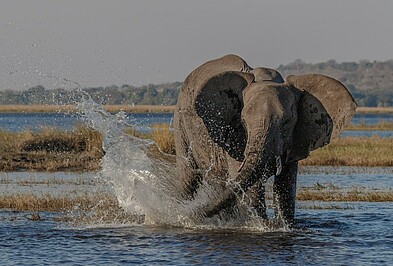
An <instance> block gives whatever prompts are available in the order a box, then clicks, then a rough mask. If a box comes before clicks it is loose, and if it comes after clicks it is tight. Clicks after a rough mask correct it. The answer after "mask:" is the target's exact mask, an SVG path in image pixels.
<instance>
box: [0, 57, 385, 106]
mask: <svg viewBox="0 0 393 266" xmlns="http://www.w3.org/2000/svg"><path fill="white" fill-rule="evenodd" d="M277 69H278V71H280V73H282V74H283V76H284V77H285V76H287V75H291V74H304V73H319V74H325V75H328V76H331V77H334V78H336V79H338V80H340V81H341V82H342V83H343V84H345V85H346V86H347V88H348V89H349V91H350V92H351V94H352V95H353V97H354V98H355V100H356V102H357V103H358V105H359V106H369V107H389V106H393V60H388V61H384V62H379V61H373V62H370V61H366V60H362V61H359V62H343V63H338V62H336V61H335V60H329V61H327V62H324V63H317V64H311V63H305V62H303V61H302V60H296V61H294V62H292V63H290V64H287V65H280V66H279V67H278V68H277ZM181 85H182V83H181V82H172V83H165V84H158V85H154V84H148V85H144V86H139V87H135V86H130V85H127V84H125V85H122V86H116V85H112V86H108V87H95V88H85V89H83V91H85V92H87V93H88V94H89V95H90V96H91V97H92V99H93V100H94V101H96V102H98V103H101V104H116V105H118V104H121V105H175V104H176V101H177V97H178V94H179V90H180V87H181ZM78 96H80V93H76V90H66V89H62V88H58V89H46V88H44V87H43V86H35V87H32V88H29V89H27V90H23V91H15V90H5V91H0V104H57V105H59V104H60V105H61V104H73V103H75V101H76V100H77V98H78Z"/></svg>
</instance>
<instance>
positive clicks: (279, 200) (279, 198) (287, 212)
mask: <svg viewBox="0 0 393 266" xmlns="http://www.w3.org/2000/svg"><path fill="white" fill-rule="evenodd" d="M297 169H298V163H297V162H292V163H288V164H286V165H285V166H284V167H283V170H282V171H281V174H280V175H278V176H276V177H275V178H274V184H273V201H274V206H275V217H276V218H278V217H280V216H281V217H282V218H283V219H284V221H285V222H287V223H289V224H293V223H294V220H295V201H296V177H297Z"/></svg>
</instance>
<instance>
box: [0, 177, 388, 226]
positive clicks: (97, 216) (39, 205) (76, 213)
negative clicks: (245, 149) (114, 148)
mask: <svg viewBox="0 0 393 266" xmlns="http://www.w3.org/2000/svg"><path fill="white" fill-rule="evenodd" d="M267 199H268V200H271V196H269V195H267ZM297 200H298V201H304V202H307V201H312V202H332V204H319V203H314V204H313V205H309V204H299V206H298V208H303V209H305V208H306V209H346V208H348V206H343V205H339V204H337V203H338V202H393V191H391V190H386V191H375V190H369V189H364V188H359V187H352V188H349V189H347V188H339V187H335V186H322V185H320V184H316V185H315V186H314V187H310V188H300V189H298V192H297ZM333 202H334V203H333ZM0 210H7V211H12V212H14V211H17V212H25V213H29V212H30V214H25V215H24V218H25V219H28V220H34V221H41V220H45V215H44V213H48V212H56V213H59V214H62V216H60V217H59V216H57V218H56V220H57V221H67V222H70V223H75V224H79V225H81V224H89V223H94V224H96V223H97V222H100V223H127V222H128V223H129V222H131V221H136V222H138V220H140V222H142V220H141V219H143V217H137V216H135V215H133V214H131V213H127V212H126V211H124V210H123V209H122V208H121V207H120V206H119V204H118V201H117V198H116V197H115V196H114V195H113V194H110V193H98V192H92V193H79V194H76V195H65V194H61V193H60V194H59V193H43V194H33V193H31V192H27V193H6V194H2V195H0ZM12 212H11V213H12ZM16 219H18V217H17V216H16V215H14V216H12V215H11V214H10V213H8V214H7V213H3V214H1V215H0V220H3V221H7V220H9V221H13V220H16ZM19 219H20V218H19Z"/></svg>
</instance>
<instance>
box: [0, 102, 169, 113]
mask: <svg viewBox="0 0 393 266" xmlns="http://www.w3.org/2000/svg"><path fill="white" fill-rule="evenodd" d="M103 107H104V110H105V111H107V112H111V113H114V112H119V111H124V112H126V113H172V112H174V110H175V106H174V105H103ZM76 111H77V109H76V107H75V106H73V105H22V104H21V105H18V104H12V105H0V113H68V112H71V113H73V112H76Z"/></svg>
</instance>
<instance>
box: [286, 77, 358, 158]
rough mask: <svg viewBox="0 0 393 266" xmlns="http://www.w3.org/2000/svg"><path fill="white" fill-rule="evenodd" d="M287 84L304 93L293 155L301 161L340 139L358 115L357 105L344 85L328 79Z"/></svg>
mask: <svg viewBox="0 0 393 266" xmlns="http://www.w3.org/2000/svg"><path fill="white" fill-rule="evenodd" d="M287 84H288V85H291V86H293V87H295V88H297V89H299V90H300V91H302V96H301V98H300V100H299V105H298V121H297V123H296V126H295V128H294V133H293V146H292V147H293V148H292V151H291V155H290V157H291V159H292V160H301V159H304V158H306V157H307V156H308V155H309V152H310V151H312V150H315V149H317V148H319V147H322V146H325V145H326V144H328V143H329V142H330V141H331V140H332V139H333V138H334V137H336V136H338V134H339V133H340V132H341V131H342V130H343V129H344V127H345V126H346V125H347V124H348V123H349V122H350V121H351V118H352V116H353V115H354V114H355V111H356V103H355V101H354V99H353V98H352V96H351V94H350V93H349V92H348V90H347V88H346V87H345V86H344V85H343V84H342V83H341V82H339V81H338V80H336V79H333V78H330V77H327V76H324V75H319V74H306V75H291V76H288V77H287Z"/></svg>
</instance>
